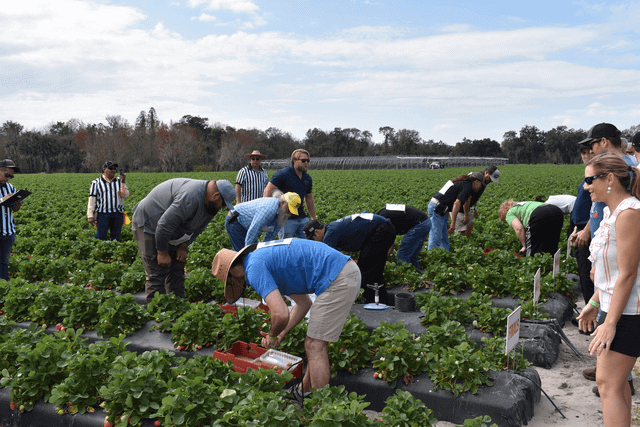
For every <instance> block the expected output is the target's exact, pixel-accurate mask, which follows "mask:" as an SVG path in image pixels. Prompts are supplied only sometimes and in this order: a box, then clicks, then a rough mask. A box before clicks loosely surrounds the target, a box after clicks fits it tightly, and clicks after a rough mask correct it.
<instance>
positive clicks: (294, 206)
mask: <svg viewBox="0 0 640 427" xmlns="http://www.w3.org/2000/svg"><path fill="white" fill-rule="evenodd" d="M284 200H286V201H287V204H288V205H289V211H290V212H291V213H292V214H294V215H298V208H299V207H300V204H301V203H302V202H301V201H300V196H298V194H297V193H291V192H289V193H285V194H284Z"/></svg>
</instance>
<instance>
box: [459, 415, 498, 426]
mask: <svg viewBox="0 0 640 427" xmlns="http://www.w3.org/2000/svg"><path fill="white" fill-rule="evenodd" d="M490 422H491V417H490V416H489V415H484V416H483V415H481V416H479V417H476V418H469V419H466V420H464V424H463V425H461V426H456V427H498V424H496V423H493V424H491V425H489V423H490Z"/></svg>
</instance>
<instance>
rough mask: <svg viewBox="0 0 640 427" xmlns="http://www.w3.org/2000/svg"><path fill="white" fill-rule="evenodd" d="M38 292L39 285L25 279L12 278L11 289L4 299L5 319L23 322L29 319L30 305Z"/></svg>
mask: <svg viewBox="0 0 640 427" xmlns="http://www.w3.org/2000/svg"><path fill="white" fill-rule="evenodd" d="M39 294H40V286H39V285H34V284H32V283H29V282H27V281H25V280H14V283H12V287H11V290H10V291H9V293H8V294H7V296H6V297H5V299H4V306H3V309H4V311H5V314H6V316H7V319H9V320H14V321H16V322H24V321H28V320H30V319H29V307H31V306H32V305H33V303H34V301H35V300H36V297H37V296H38V295H39Z"/></svg>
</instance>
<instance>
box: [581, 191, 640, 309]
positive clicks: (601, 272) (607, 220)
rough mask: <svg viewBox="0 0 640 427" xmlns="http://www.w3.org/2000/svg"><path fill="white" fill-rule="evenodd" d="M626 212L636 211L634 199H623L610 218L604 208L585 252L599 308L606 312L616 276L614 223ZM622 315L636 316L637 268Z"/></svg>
mask: <svg viewBox="0 0 640 427" xmlns="http://www.w3.org/2000/svg"><path fill="white" fill-rule="evenodd" d="M627 209H640V200H638V199H636V198H635V197H628V198H626V199H624V200H623V201H622V202H620V204H619V205H618V207H617V208H616V209H615V211H614V212H613V214H611V213H610V209H609V208H608V207H605V208H604V215H603V217H602V222H601V223H600V227H599V228H598V230H597V231H596V232H595V234H594V236H593V240H592V241H591V245H590V246H589V251H590V252H591V255H590V256H589V259H590V260H591V262H592V263H593V265H594V266H595V276H594V283H595V286H596V287H597V288H598V290H599V291H600V293H599V295H600V308H602V310H603V311H605V312H608V311H609V306H610V305H611V296H612V295H613V290H614V287H615V285H616V282H617V280H618V276H619V275H620V271H619V270H618V257H617V253H618V244H617V241H616V220H617V219H618V215H619V214H620V212H622V211H624V210H627ZM622 314H630V315H638V314H640V266H638V274H637V276H636V281H635V283H634V284H633V289H632V290H631V294H630V295H629V300H628V301H627V305H626V306H625V307H624V311H623V312H622Z"/></svg>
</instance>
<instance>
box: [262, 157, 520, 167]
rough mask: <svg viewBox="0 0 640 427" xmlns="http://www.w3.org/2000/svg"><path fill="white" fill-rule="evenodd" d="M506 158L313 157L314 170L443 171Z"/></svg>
mask: <svg viewBox="0 0 640 427" xmlns="http://www.w3.org/2000/svg"><path fill="white" fill-rule="evenodd" d="M508 161H509V159H508V158H506V157H443V156H367V157H311V163H310V165H309V168H310V169H315V170H319V169H347V170H348V169H441V168H454V167H475V166H483V167H486V166H488V165H496V166H499V165H504V164H506V163H507V162H508ZM290 165H291V159H289V158H286V159H267V160H263V161H262V167H264V168H266V169H272V170H278V169H282V168H285V167H287V166H290Z"/></svg>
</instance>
